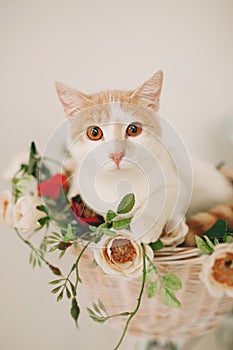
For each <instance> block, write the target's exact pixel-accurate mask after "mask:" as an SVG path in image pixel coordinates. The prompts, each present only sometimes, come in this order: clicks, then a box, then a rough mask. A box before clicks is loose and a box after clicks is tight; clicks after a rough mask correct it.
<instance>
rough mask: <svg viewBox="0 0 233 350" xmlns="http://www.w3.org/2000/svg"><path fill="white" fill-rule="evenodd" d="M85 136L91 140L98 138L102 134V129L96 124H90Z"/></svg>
mask: <svg viewBox="0 0 233 350" xmlns="http://www.w3.org/2000/svg"><path fill="white" fill-rule="evenodd" d="M87 136H88V137H89V139H91V140H93V141H97V140H100V139H101V138H102V136H103V131H102V130H101V129H100V128H99V127H98V126H90V127H89V128H88V129H87Z"/></svg>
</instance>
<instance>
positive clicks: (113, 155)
mask: <svg viewBox="0 0 233 350" xmlns="http://www.w3.org/2000/svg"><path fill="white" fill-rule="evenodd" d="M124 155H125V153H124V152H119V153H110V154H109V158H111V159H112V160H113V161H114V163H115V164H116V165H117V167H119V164H120V162H121V159H122V158H123V157H124Z"/></svg>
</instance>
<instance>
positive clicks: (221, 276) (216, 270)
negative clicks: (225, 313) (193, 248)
mask: <svg viewBox="0 0 233 350" xmlns="http://www.w3.org/2000/svg"><path fill="white" fill-rule="evenodd" d="M200 278H201V280H202V281H204V282H205V284H206V287H207V289H208V291H209V293H210V294H211V295H212V296H214V297H221V296H223V295H224V294H227V295H228V296H230V297H233V243H221V244H218V245H217V246H215V249H214V252H213V253H212V254H211V255H209V256H207V257H206V259H205V261H204V263H203V267H202V271H201V274H200Z"/></svg>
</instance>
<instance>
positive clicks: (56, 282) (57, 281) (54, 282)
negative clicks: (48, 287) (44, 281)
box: [49, 278, 63, 285]
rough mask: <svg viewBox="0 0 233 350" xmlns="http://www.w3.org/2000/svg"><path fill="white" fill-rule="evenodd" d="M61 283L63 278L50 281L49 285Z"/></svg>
mask: <svg viewBox="0 0 233 350" xmlns="http://www.w3.org/2000/svg"><path fill="white" fill-rule="evenodd" d="M61 281H63V278H60V279H59V280H54V281H50V282H49V284H52V285H53V284H58V283H60V282H61Z"/></svg>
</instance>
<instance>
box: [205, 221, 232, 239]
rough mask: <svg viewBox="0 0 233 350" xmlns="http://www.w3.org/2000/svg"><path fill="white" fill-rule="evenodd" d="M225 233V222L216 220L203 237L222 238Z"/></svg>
mask: <svg viewBox="0 0 233 350" xmlns="http://www.w3.org/2000/svg"><path fill="white" fill-rule="evenodd" d="M226 232H227V222H226V220H222V219H220V220H218V221H217V222H216V223H215V224H214V225H213V226H212V227H211V228H210V229H209V230H208V231H206V232H205V236H207V237H209V238H210V239H214V238H222V237H224V236H225V234H226Z"/></svg>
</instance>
